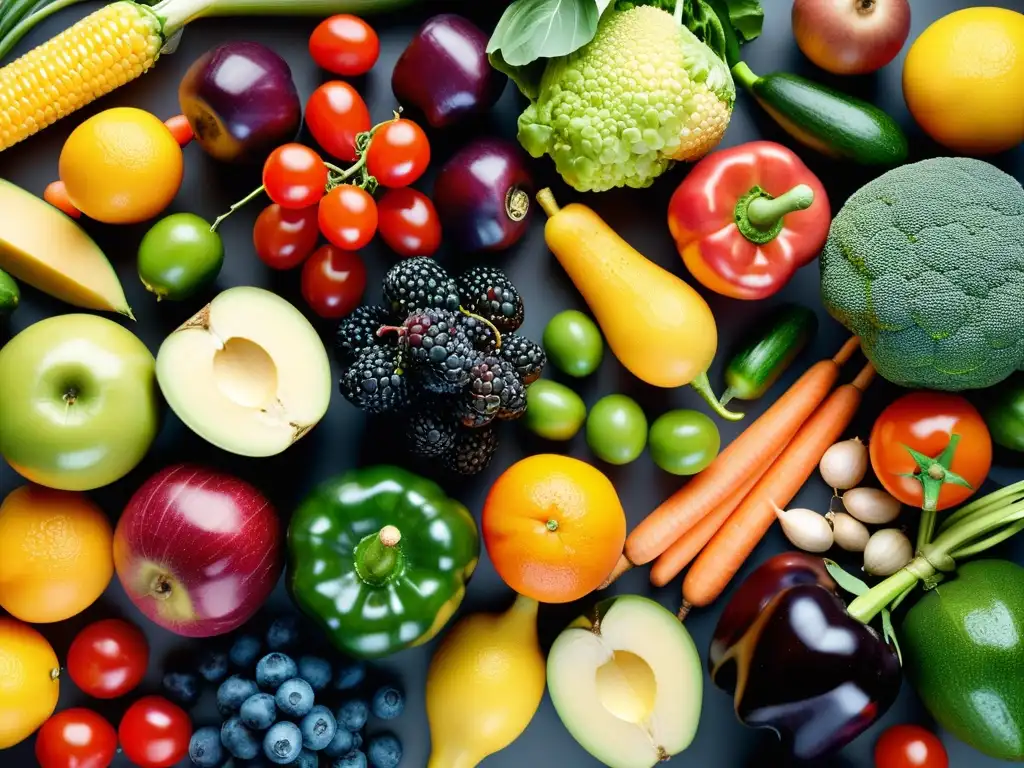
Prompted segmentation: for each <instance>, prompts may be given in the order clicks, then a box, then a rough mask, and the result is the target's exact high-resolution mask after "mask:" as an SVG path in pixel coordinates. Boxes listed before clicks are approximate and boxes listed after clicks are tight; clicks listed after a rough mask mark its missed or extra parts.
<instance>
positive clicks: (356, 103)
mask: <svg viewBox="0 0 1024 768" xmlns="http://www.w3.org/2000/svg"><path fill="white" fill-rule="evenodd" d="M306 125H308V126H309V132H310V133H312V134H313V138H314V139H316V141H317V144H319V145H320V146H321V147H323V148H324V149H325V150H327V153H328V154H330V155H332V156H334V157H336V158H338V159H339V160H344V161H345V162H348V163H352V162H355V159H356V136H357V135H358V134H360V133H363V132H364V131H368V130H370V110H368V109H367V108H366V102H365V101H363V97H362V96H360V95H359V94H358V93H357V92H356V89H355V88H353V87H352V86H351V85H349V84H348V83H343V82H341V81H340V80H332V81H331V82H329V83H324V84H323V85H321V86H320V87H319V88H317V89H316V90H315V91H313V95H312V96H310V97H309V101H308V102H306Z"/></svg>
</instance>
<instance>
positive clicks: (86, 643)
mask: <svg viewBox="0 0 1024 768" xmlns="http://www.w3.org/2000/svg"><path fill="white" fill-rule="evenodd" d="M148 664H149V644H148V643H146V637H145V635H143V634H142V632H141V631H140V630H139V628H138V627H136V626H134V625H133V624H129V623H128V622H127V621H121V619H104V620H103V621H97V622H95V623H93V624H90V625H89V626H87V627H85V628H84V629H83V630H82V631H81V632H79V633H78V635H77V636H76V637H75V639H74V641H73V642H72V643H71V648H69V649H68V674H70V675H71V679H72V680H74V682H75V685H77V686H78V687H79V688H81V689H82V690H83V691H84V692H85V693H87V694H89V695H90V696H95V697H96V698H97V699H116V698H117V697H118V696H124V695H125V694H126V693H128V691H130V690H132V689H133V688H135V686H137V685H138V684H139V683H141V682H142V678H143V677H145V676H146V666H147V665H148Z"/></svg>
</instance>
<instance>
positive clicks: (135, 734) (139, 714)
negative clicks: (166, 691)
mask: <svg viewBox="0 0 1024 768" xmlns="http://www.w3.org/2000/svg"><path fill="white" fill-rule="evenodd" d="M117 736H118V738H119V739H120V741H121V749H123V750H124V754H125V757H127V758H128V759H129V760H131V761H132V762H133V763H134V764H135V765H137V766H140V768H168V766H171V765H174V764H175V763H177V762H178V761H179V760H181V759H182V758H184V757H185V755H187V754H188V742H189V739H191V738H192V721H191V720H189V717H188V715H187V714H186V713H185V710H183V709H182V708H181V707H179V706H178V705H177V704H172V703H171V702H169V701H168V700H167V699H165V698H164V697H162V696H144V697H143V698H141V699H139V700H138V701H136V702H135V703H134V704H132V705H131V706H130V707H128V711H127V712H125V713H124V717H122V718H121V725H120V726H119V727H118V729H117Z"/></svg>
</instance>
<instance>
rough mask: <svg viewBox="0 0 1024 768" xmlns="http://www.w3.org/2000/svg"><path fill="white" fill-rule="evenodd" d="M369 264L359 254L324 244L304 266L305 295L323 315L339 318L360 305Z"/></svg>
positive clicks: (303, 291)
mask: <svg viewBox="0 0 1024 768" xmlns="http://www.w3.org/2000/svg"><path fill="white" fill-rule="evenodd" d="M365 290H366V267H365V265H364V264H363V260H362V259H361V258H359V254H358V253H355V252H353V251H344V250H342V249H341V248H336V247H335V246H333V245H323V246H320V247H319V248H318V249H317V250H316V252H315V253H314V254H313V255H312V256H310V257H309V261H307V262H306V263H305V264H304V265H303V267H302V297H303V298H304V299H305V300H306V302H307V303H308V304H309V306H310V308H311V309H312V310H313V311H314V312H316V313H317V314H318V315H320V317H326V318H333V319H338V318H342V317H345V315H348V314H349V313H351V312H352V310H354V309H355V308H356V307H358V306H359V304H360V302H362V300H363V291H365Z"/></svg>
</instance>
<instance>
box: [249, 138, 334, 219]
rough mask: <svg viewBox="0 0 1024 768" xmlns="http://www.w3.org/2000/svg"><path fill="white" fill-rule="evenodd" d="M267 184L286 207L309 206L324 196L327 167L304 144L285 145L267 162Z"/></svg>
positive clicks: (269, 189)
mask: <svg viewBox="0 0 1024 768" xmlns="http://www.w3.org/2000/svg"><path fill="white" fill-rule="evenodd" d="M263 186H264V187H266V190H267V195H268V196H269V197H270V199H271V200H273V201H274V202H275V203H277V204H278V205H280V206H281V207H282V208H309V206H311V205H316V204H317V202H318V201H319V200H320V198H321V197H323V196H324V192H325V189H324V188H325V187H326V186H327V166H326V165H324V161H323V160H321V159H320V155H318V154H317V153H316V152H314V151H313V150H312V149H310V148H309V147H305V146H303V145H302V144H282V145H281V146H280V147H278V148H277V149H275V150H274V151H273V152H271V153H270V157H268V158H267V162H266V163H265V164H264V165H263Z"/></svg>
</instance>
